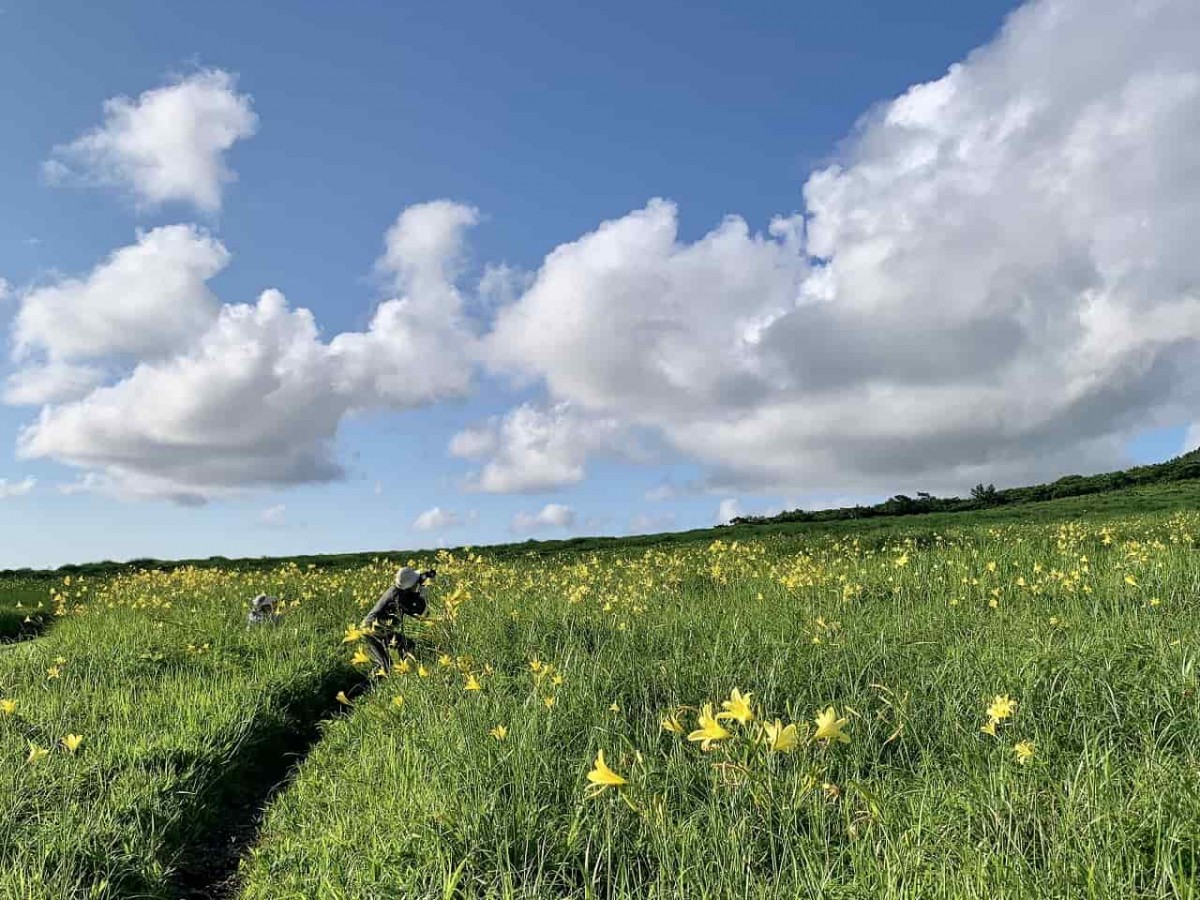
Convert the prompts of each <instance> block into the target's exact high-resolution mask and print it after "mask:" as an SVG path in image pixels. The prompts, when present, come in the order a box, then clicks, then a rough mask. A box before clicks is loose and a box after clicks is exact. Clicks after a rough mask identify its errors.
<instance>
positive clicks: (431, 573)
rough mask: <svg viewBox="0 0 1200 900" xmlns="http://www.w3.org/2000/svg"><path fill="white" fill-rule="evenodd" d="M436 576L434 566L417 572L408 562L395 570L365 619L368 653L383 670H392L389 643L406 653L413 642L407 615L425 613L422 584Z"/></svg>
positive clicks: (365, 642) (365, 640) (401, 652)
mask: <svg viewBox="0 0 1200 900" xmlns="http://www.w3.org/2000/svg"><path fill="white" fill-rule="evenodd" d="M435 577H437V572H436V571H435V570H434V569H426V570H425V571H424V572H418V571H417V570H416V569H411V568H409V567H408V566H405V567H404V568H403V569H401V570H400V571H399V572H397V573H396V580H395V581H394V582H393V583H392V585H391V587H389V588H388V589H387V590H386V591H384V592H383V595H382V596H380V598H379V600H378V601H377V602H376V604H375V605H374V606H373V607H371V611H370V612H369V613H367V615H366V618H364V619H363V620H362V628H363V630H364V631H367V632H368V633H367V634H366V635H365V636H364V637H363V643H364V644H366V647H367V655H368V656H370V657H371V661H372V662H373V663H375V665H376V667H377V668H378V670H380V671H382V672H383V673H385V674H386V673H390V672H391V671H392V655H391V652H390V651H389V649H388V648H389V647H395V648H396V649H397V652H399V653H400V654H402V655H403V654H404V653H407V652H408V650H409V649H410V647H411V646H412V645H411V642H410V641H409V640H408V639H407V638H405V637H404V617H405V616H414V617H415V616H422V615H424V614H425V609H426V607H427V605H428V604H427V603H426V602H425V595H424V594H423V593H422V591H421V588H422V587H423V586H424V584H425V582H426V581H428V580H429V579H431V578H435Z"/></svg>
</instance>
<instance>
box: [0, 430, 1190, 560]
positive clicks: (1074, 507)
mask: <svg viewBox="0 0 1200 900" xmlns="http://www.w3.org/2000/svg"><path fill="white" fill-rule="evenodd" d="M1177 509H1200V449H1197V450H1193V451H1191V452H1190V453H1185V454H1183V455H1182V456H1179V457H1176V458H1175V459H1172V460H1168V461H1167V462H1164V463H1157V464H1155V465H1150V466H1137V467H1135V468H1132V469H1126V470H1124V471H1122V472H1108V473H1105V474H1102V475H1088V476H1083V475H1068V476H1067V477H1065V478H1060V479H1058V481H1055V482H1052V483H1051V484H1039V485H1033V486H1032V487H1019V488H1007V489H1004V490H996V489H995V488H994V487H993V486H991V485H978V486H977V487H976V488H975V489H974V490H973V491H972V492H971V497H970V498H965V499H964V498H960V497H933V496H931V495H929V494H918V495H917V496H916V497H915V498H913V497H906V496H904V495H902V494H901V495H897V496H895V497H892V498H891V499H890V500H887V501H885V502H883V503H879V504H876V505H875V506H851V507H844V508H841V509H823V510H814V511H811V512H808V511H805V510H799V509H797V510H791V511H789V512H784V513H780V514H779V515H777V516H739V517H738V518H735V519H732V520H731V521H730V522H729V524H726V525H718V526H716V527H713V528H697V529H693V530H691V531H676V532H663V533H660V534H639V535H629V536H626V537H574V538H567V539H565V540H551V541H535V540H528V541H522V542H520V543H513V544H493V545H490V546H487V547H479V548H477V549H479V550H481V551H486V552H487V554H488V555H489V556H491V557H493V558H500V559H503V558H512V557H517V556H528V555H531V554H532V555H542V554H547V553H558V552H561V551H572V550H573V551H580V552H586V551H591V550H612V549H627V550H638V549H642V548H648V547H662V546H668V545H671V544H678V543H687V542H691V541H703V540H709V541H710V540H713V539H714V538H724V539H734V538H737V539H748V538H752V537H755V536H758V535H767V534H772V535H786V534H799V533H806V532H825V531H853V532H855V533H874V534H878V535H879V536H880V539H884V538H885V537H886V536H887V535H889V534H890V533H892V532H894V531H897V530H901V529H903V530H905V531H906V532H907V531H912V530H914V529H918V528H919V529H920V530H922V531H930V532H931V531H934V530H939V529H945V528H949V527H954V526H960V525H961V526H966V525H970V524H972V523H976V522H982V523H992V522H995V523H1000V522H1046V521H1056V520H1061V519H1076V518H1084V517H1093V518H1095V517H1103V518H1116V517H1119V516H1128V515H1137V514H1140V513H1157V512H1169V511H1172V510H1177ZM914 516H920V518H916V519H914V518H913V517H914ZM447 549H449V550H451V551H453V552H460V551H462V550H464V549H466V548H464V547H452V548H447ZM434 552H435V551H433V550H429V549H425V550H419V549H411V550H380V551H375V552H363V553H337V554H320V555H313V556H292V557H243V558H237V559H231V558H228V557H224V556H212V557H208V558H205V559H184V560H159V559H136V560H130V561H128V562H112V561H108V560H106V561H104V562H91V563H83V564H81V565H67V566H62V567H60V568H58V569H56V570H53V571H45V570H40V571H39V570H32V569H16V570H13V569H6V570H3V571H0V577H10V578H11V577H17V578H34V579H42V578H46V577H51V576H55V577H61V576H63V575H68V574H70V575H73V574H84V575H88V574H94V575H102V574H108V573H112V572H116V571H121V570H126V569H173V568H178V567H180V566H197V567H200V568H210V567H226V568H236V569H241V570H256V569H258V570H261V569H270V568H274V567H276V566H278V565H281V564H283V563H287V562H293V563H296V564H297V565H315V566H320V567H322V568H325V567H335V568H340V567H350V566H357V565H362V564H364V563H366V562H369V561H371V560H373V559H386V560H391V561H395V562H399V561H402V560H406V559H408V558H410V557H415V556H418V555H420V556H430V555H432V554H433V553H434Z"/></svg>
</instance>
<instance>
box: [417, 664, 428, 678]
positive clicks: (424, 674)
mask: <svg viewBox="0 0 1200 900" xmlns="http://www.w3.org/2000/svg"><path fill="white" fill-rule="evenodd" d="M417 674H418V675H419V676H420V677H422V678H428V677H429V670H428V669H427V668H425V667H424V666H423V665H420V664H418V665H417Z"/></svg>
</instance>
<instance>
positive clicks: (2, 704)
mask: <svg viewBox="0 0 1200 900" xmlns="http://www.w3.org/2000/svg"><path fill="white" fill-rule="evenodd" d="M16 711H17V701H16V700H0V713H3V714H4V715H6V716H11V715H14V714H15V713H16Z"/></svg>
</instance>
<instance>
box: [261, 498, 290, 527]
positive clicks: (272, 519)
mask: <svg viewBox="0 0 1200 900" xmlns="http://www.w3.org/2000/svg"><path fill="white" fill-rule="evenodd" d="M258 520H259V521H260V522H261V523H262V524H263V525H268V526H270V527H272V528H279V527H281V526H282V525H284V524H285V523H286V521H287V507H286V506H285V505H284V504H282V503H278V504H276V505H275V506H268V507H267V508H266V509H264V510H263V511H262V512H261V513H259V516H258Z"/></svg>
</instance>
